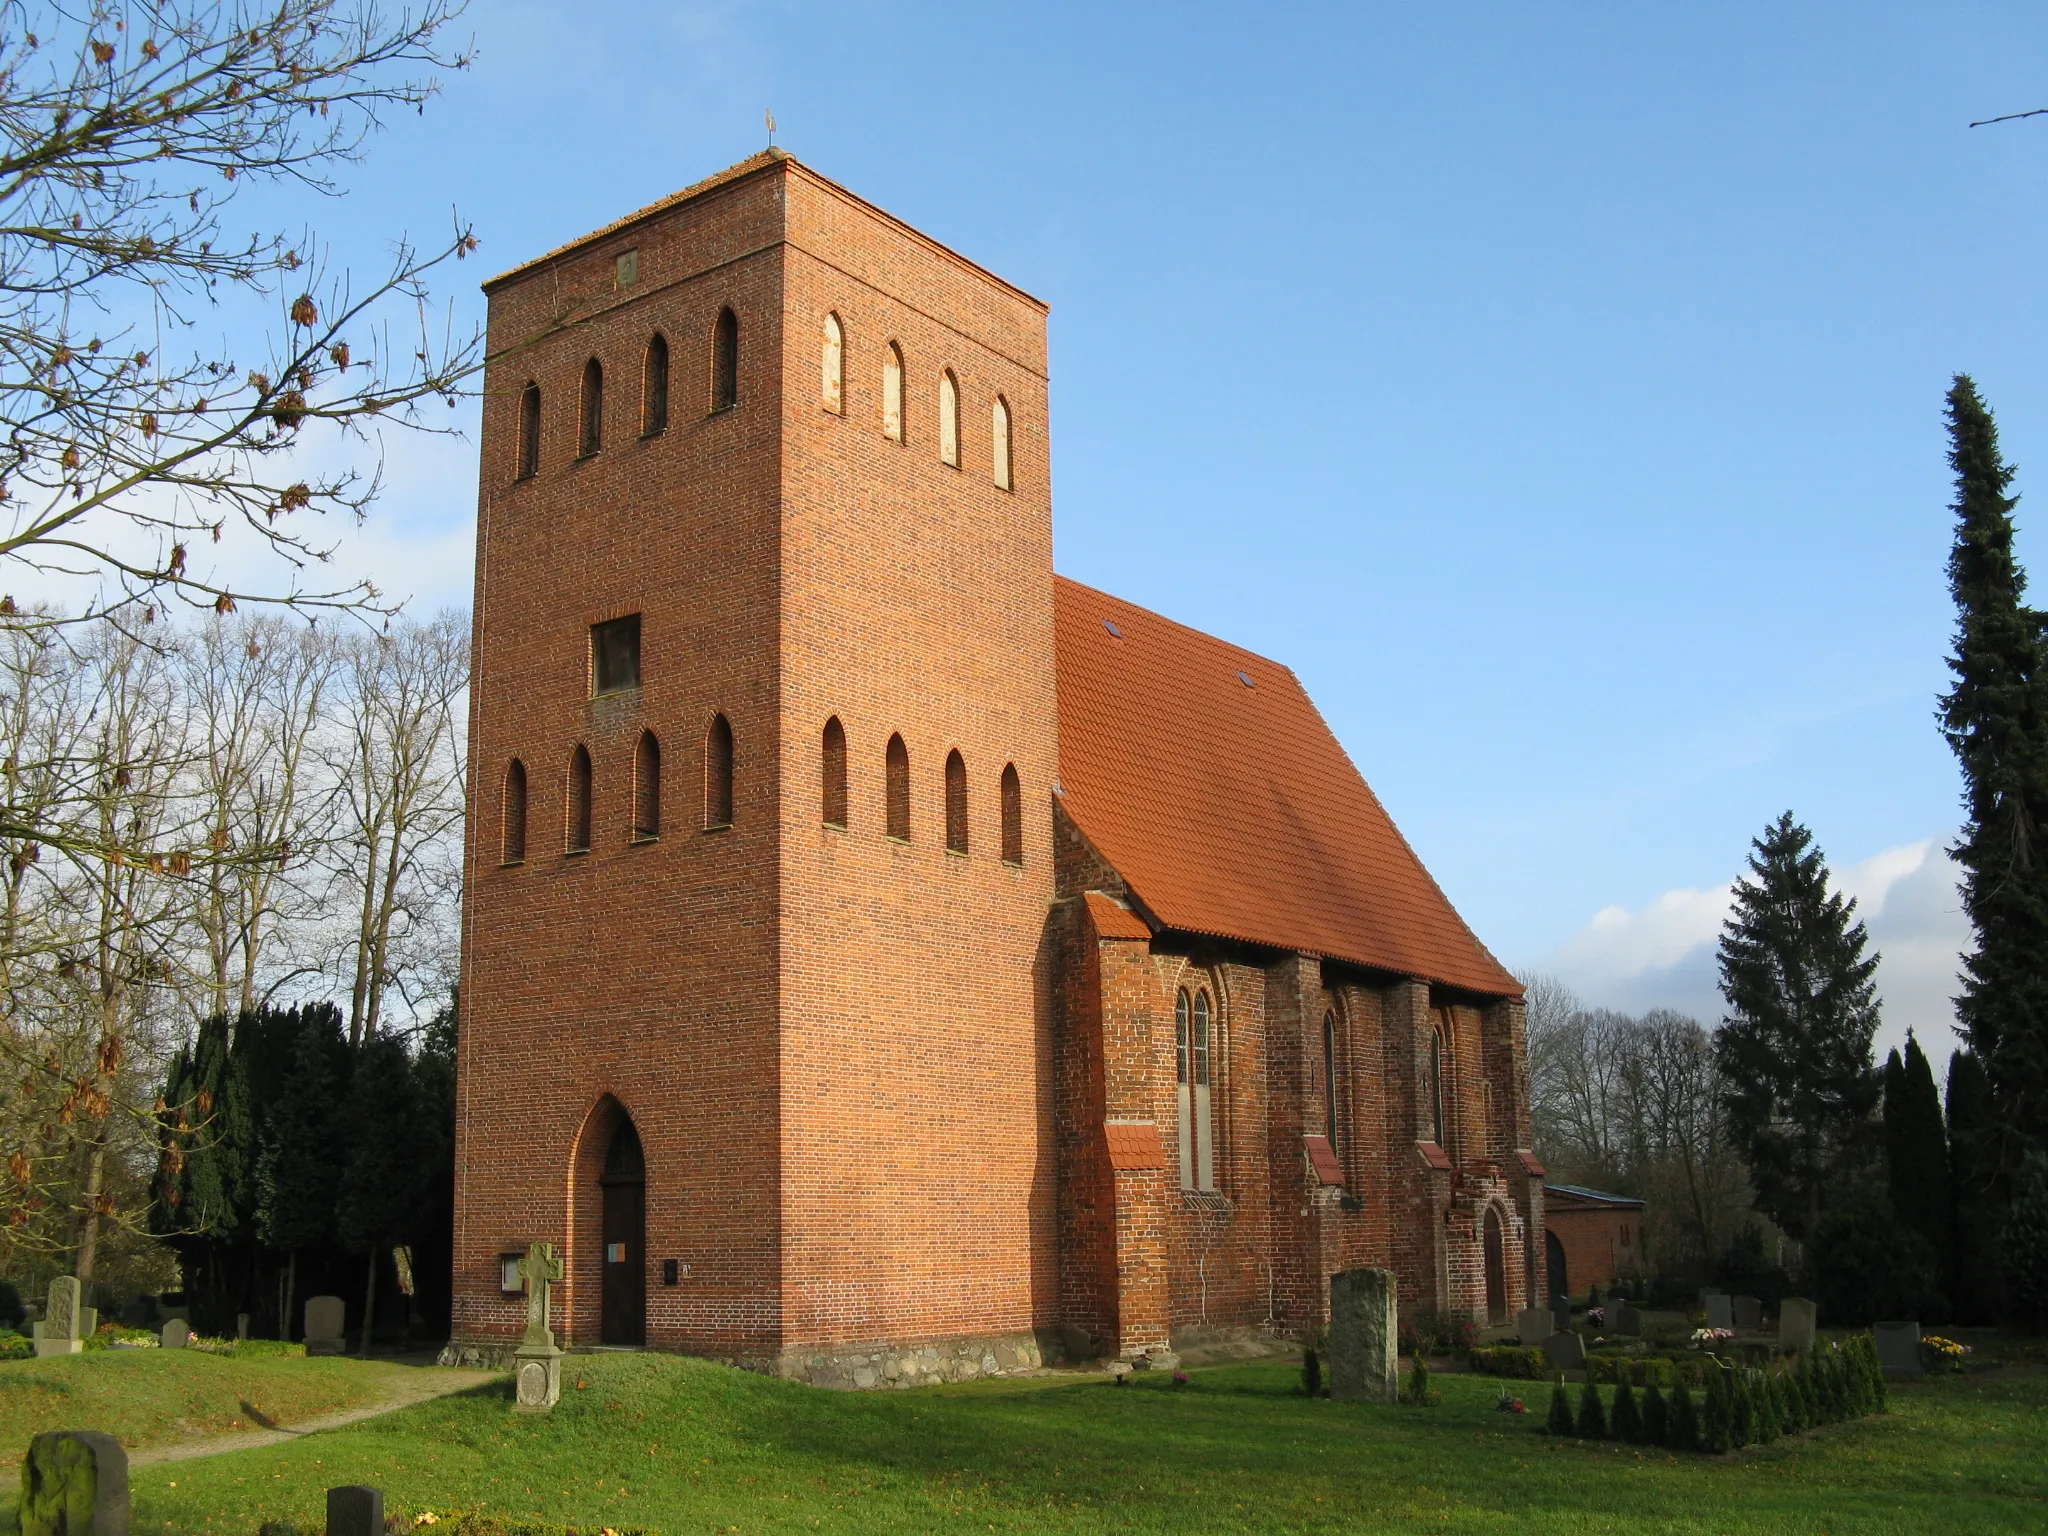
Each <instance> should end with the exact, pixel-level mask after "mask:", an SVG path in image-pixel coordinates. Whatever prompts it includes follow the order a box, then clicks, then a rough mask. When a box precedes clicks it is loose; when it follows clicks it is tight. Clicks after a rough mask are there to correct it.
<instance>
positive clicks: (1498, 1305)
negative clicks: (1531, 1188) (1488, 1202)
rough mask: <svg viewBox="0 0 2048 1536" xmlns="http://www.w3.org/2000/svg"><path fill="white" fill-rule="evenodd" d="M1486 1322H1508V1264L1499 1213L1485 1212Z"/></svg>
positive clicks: (1494, 1211) (1490, 1208)
mask: <svg viewBox="0 0 2048 1536" xmlns="http://www.w3.org/2000/svg"><path fill="white" fill-rule="evenodd" d="M1486 1320H1487V1321H1488V1322H1489V1323H1504V1322H1506V1321H1507V1320H1508V1262H1507V1251H1506V1240H1505V1238H1504V1237H1503V1236H1502V1233H1501V1229H1500V1212H1498V1211H1496V1210H1494V1209H1493V1208H1492V1207H1490V1206H1489V1207H1488V1208H1487V1212H1486Z"/></svg>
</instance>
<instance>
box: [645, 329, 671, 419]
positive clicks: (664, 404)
mask: <svg viewBox="0 0 2048 1536" xmlns="http://www.w3.org/2000/svg"><path fill="white" fill-rule="evenodd" d="M667 430H668V338H667V337H666V336H664V335H662V334H661V332H659V331H656V332H655V333H654V334H653V335H652V336H650V337H649V338H648V339H647V355H646V357H645V358H643V359H642V360H641V363H640V435H641V436H642V437H659V436H661V434H662V433H664V432H666V431H667Z"/></svg>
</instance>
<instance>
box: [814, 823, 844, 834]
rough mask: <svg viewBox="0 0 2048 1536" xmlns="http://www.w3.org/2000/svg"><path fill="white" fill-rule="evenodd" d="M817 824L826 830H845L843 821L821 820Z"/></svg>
mask: <svg viewBox="0 0 2048 1536" xmlns="http://www.w3.org/2000/svg"><path fill="white" fill-rule="evenodd" d="M818 825H819V826H821V827H823V828H824V829H825V830H826V831H827V832H844V831H845V830H846V823H845V822H843V821H821V822H819V823H818Z"/></svg>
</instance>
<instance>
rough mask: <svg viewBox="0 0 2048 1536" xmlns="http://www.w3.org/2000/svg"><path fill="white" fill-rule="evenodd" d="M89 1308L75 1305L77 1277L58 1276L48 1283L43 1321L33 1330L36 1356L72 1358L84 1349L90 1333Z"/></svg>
mask: <svg viewBox="0 0 2048 1536" xmlns="http://www.w3.org/2000/svg"><path fill="white" fill-rule="evenodd" d="M92 1315H93V1313H92V1309H91V1308H90V1307H81V1306H80V1305H79V1304H78V1277H77V1276H76V1275H58V1276H57V1277H56V1278H55V1279H53V1280H51V1282H50V1299H49V1300H48V1301H47V1302H45V1303H44V1305H43V1320H42V1321H41V1322H39V1323H37V1324H36V1326H35V1340H36V1353H37V1354H38V1355H75V1354H77V1353H78V1352H79V1351H80V1350H82V1349H84V1348H85V1337H86V1335H88V1334H90V1333H91V1332H92V1327H93V1325H92V1323H91V1322H90V1321H89V1319H90V1318H91V1317H92Z"/></svg>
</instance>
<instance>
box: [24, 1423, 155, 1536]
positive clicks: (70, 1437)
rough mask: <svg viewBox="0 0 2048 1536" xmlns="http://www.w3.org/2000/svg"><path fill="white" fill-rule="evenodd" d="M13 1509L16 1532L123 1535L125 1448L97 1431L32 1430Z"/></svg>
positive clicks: (45, 1535)
mask: <svg viewBox="0 0 2048 1536" xmlns="http://www.w3.org/2000/svg"><path fill="white" fill-rule="evenodd" d="M15 1513H16V1516H17V1518H18V1519H19V1521H20V1527H21V1536H128V1453H127V1452H126V1451H124V1450H122V1449H121V1442H120V1441H118V1440H116V1439H115V1438H114V1437H113V1436H112V1435H103V1434H101V1433H99V1432H98V1431H97V1430H91V1429H56V1430H51V1431H49V1432H48V1433H46V1434H40V1435H37V1436H36V1437H35V1439H33V1440H31V1441H30V1442H29V1447H28V1459H27V1460H26V1461H24V1462H23V1463H22V1464H21V1502H20V1504H19V1506H18V1508H17V1509H16V1511H15Z"/></svg>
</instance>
